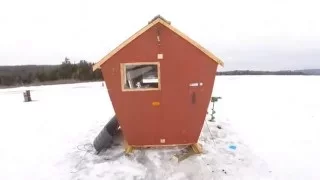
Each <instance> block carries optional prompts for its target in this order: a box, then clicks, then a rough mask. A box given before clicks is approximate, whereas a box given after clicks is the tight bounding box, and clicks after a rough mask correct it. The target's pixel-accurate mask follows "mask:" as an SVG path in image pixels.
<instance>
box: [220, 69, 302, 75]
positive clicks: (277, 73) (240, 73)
mask: <svg viewBox="0 0 320 180" xmlns="http://www.w3.org/2000/svg"><path fill="white" fill-rule="evenodd" d="M217 75H308V74H306V73H304V72H302V71H251V70H242V71H240V70H235V71H223V72H217Z"/></svg>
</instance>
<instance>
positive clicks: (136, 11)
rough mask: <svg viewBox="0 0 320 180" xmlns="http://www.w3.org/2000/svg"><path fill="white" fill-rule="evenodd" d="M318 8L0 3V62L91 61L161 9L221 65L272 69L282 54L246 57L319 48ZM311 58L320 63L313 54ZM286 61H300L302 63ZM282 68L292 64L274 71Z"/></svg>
mask: <svg viewBox="0 0 320 180" xmlns="http://www.w3.org/2000/svg"><path fill="white" fill-rule="evenodd" d="M317 7H319V3H318V2H317V1H308V0H299V1H284V0H282V1H281V0H279V1H253V0H242V1H236V0H234V1H228V0H225V1H218V0H216V1H214V0H207V1H169V0H162V1H155V0H149V1H148V0H146V1H129V0H127V1H124V0H118V1H105V0H95V1H92V0H91V1H89V0H55V1H44V0H42V1H41V0H29V1H23V0H10V1H3V0H2V1H0V23H1V26H0V64H34V63H37V64H57V63H60V61H62V60H63V58H64V56H68V57H70V58H72V59H74V60H80V59H86V60H89V61H94V62H95V61H98V60H99V59H100V58H101V57H102V56H104V55H105V54H106V53H108V51H109V50H111V49H113V48H114V47H115V46H117V45H118V44H119V43H121V42H122V41H123V40H125V39H126V38H127V37H129V36H130V35H131V34H133V33H134V32H135V31H137V30H138V29H140V28H141V27H142V26H144V25H146V23H147V22H148V21H149V20H151V18H153V17H154V16H155V15H157V14H161V15H163V16H164V17H165V18H167V19H168V20H170V21H171V22H172V24H173V25H174V26H176V27H177V28H179V29H180V30H181V31H183V32H185V33H186V34H188V35H189V36H190V37H192V38H193V39H195V40H197V41H199V43H201V44H202V45H203V46H205V47H207V48H208V49H210V50H211V51H213V52H214V53H215V54H216V55H218V56H220V57H221V58H222V59H223V60H225V61H226V69H228V68H231V67H234V68H237V67H242V66H244V65H245V66H248V67H249V65H250V64H248V63H246V62H250V63H251V65H253V66H254V67H259V68H264V67H266V65H268V67H269V66H270V67H275V68H277V66H278V67H279V66H280V65H277V64H274V63H272V61H274V60H277V61H280V60H281V58H283V56H277V55H274V56H270V58H271V59H272V60H268V59H264V60H259V61H258V60H255V59H252V56H258V57H259V56H261V55H263V54H264V53H266V52H269V53H270V52H274V51H281V52H283V53H287V54H288V56H291V55H290V54H292V53H294V52H296V51H301V53H300V54H305V53H308V52H310V49H313V50H315V51H319V48H318V47H320V23H318V17H320V12H319V11H318V9H317ZM261 49H265V50H266V51H261ZM237 51H241V54H242V55H241V56H238V55H237V54H239V53H235V52H237ZM246 52H248V53H250V54H245V53H246ZM232 53H234V54H232ZM283 53H282V54H283ZM228 57H232V59H230V58H228ZM291 57H292V56H291ZM308 57H309V56H308ZM293 58H301V57H293ZM317 59H318V61H320V60H319V56H318V57H317ZM261 61H263V62H261ZM306 61H307V60H306ZM287 62H288V63H290V62H292V63H301V65H304V64H303V62H304V61H301V62H300V61H299V62H297V61H295V60H292V61H290V60H287ZM259 64H260V65H259ZM307 64H312V63H307ZM297 66H299V65H297ZM286 67H291V66H289V65H287V64H283V65H281V67H279V68H286Z"/></svg>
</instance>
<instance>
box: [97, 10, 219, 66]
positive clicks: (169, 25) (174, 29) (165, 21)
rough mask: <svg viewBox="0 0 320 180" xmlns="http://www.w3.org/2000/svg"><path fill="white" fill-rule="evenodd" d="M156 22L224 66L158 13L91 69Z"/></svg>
mask: <svg viewBox="0 0 320 180" xmlns="http://www.w3.org/2000/svg"><path fill="white" fill-rule="evenodd" d="M157 23H161V24H162V25H164V26H166V27H167V28H169V29H170V30H172V31H173V32H175V33H176V34H178V35H179V36H180V37H182V38H183V39H185V40H186V41H188V42H189V43H191V44H192V45H194V46H195V47H196V48H198V49H199V50H201V51H202V52H203V53H204V54H206V55H207V56H209V57H210V58H211V59H212V60H213V61H215V62H217V63H218V64H219V65H221V66H224V63H223V61H222V60H221V59H219V58H218V57H216V56H215V55H214V54H212V53H211V52H210V51H209V50H207V49H205V48H204V47H202V46H201V45H200V44H198V43H197V42H195V41H194V40H192V39H191V38H189V37H188V36H187V35H185V34H183V33H182V32H180V31H179V30H178V29H176V28H175V27H173V26H172V25H171V22H170V21H167V20H166V19H164V18H163V17H162V16H160V15H158V16H155V17H154V18H153V19H152V20H151V21H149V22H148V25H146V26H144V27H143V28H142V29H140V30H139V31H138V32H136V33H135V34H133V35H132V36H131V37H129V38H128V39H127V40H126V41H124V42H123V43H121V44H120V45H119V46H118V47H116V48H115V49H114V50H112V51H111V52H110V53H109V54H107V55H106V56H105V57H103V58H102V59H101V60H100V61H99V62H97V63H96V64H94V65H93V71H95V70H96V69H99V68H100V67H101V65H102V64H103V63H105V62H106V61H107V60H108V59H109V58H111V57H112V56H113V55H115V54H116V53H117V52H118V51H120V50H121V49H122V48H123V47H125V46H126V45H128V44H129V43H130V42H131V41H133V40H134V39H136V38H137V37H139V36H140V35H141V34H143V33H144V32H145V31H147V30H148V29H149V28H151V27H152V26H154V25H155V24H157Z"/></svg>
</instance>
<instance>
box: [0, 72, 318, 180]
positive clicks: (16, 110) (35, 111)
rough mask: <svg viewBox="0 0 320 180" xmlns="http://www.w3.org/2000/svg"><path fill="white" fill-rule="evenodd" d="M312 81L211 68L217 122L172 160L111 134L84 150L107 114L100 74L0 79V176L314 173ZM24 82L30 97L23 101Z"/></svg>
mask: <svg viewBox="0 0 320 180" xmlns="http://www.w3.org/2000/svg"><path fill="white" fill-rule="evenodd" d="M319 82H320V77H319V76H318V77H317V76H217V77H216V82H215V87H214V90H213V91H214V92H213V93H214V96H221V97H222V99H220V100H219V101H218V102H217V103H216V104H215V110H216V112H217V113H216V122H210V121H207V120H206V123H205V124H204V126H203V129H202V133H201V136H200V139H199V142H200V143H201V144H202V145H203V149H204V153H203V154H201V155H194V156H192V157H189V158H187V159H186V160H184V161H182V162H180V163H177V162H176V161H174V160H172V157H173V155H174V154H175V153H177V152H178V151H179V147H173V148H162V149H153V148H150V149H142V150H135V151H134V152H133V153H132V154H131V155H129V156H125V155H124V154H123V150H124V149H123V146H122V144H121V142H120V143H119V144H115V145H114V146H113V147H112V148H111V149H108V150H107V151H105V152H101V154H99V155H95V154H94V153H93V151H90V150H92V147H91V146H90V145H88V144H90V143H92V142H93V140H94V138H95V137H96V135H97V134H98V133H99V132H100V130H101V129H102V128H103V126H104V125H105V124H106V123H107V121H108V120H109V119H110V118H111V117H112V116H113V115H114V111H113V108H112V104H111V102H110V100H109V97H108V94H107V90H106V87H102V86H101V82H94V83H80V84H68V85H52V86H37V87H28V88H27V87H20V88H12V89H0V122H1V126H0V140H1V144H0V179H5V180H29V179H30V180H40V179H41V180H42V179H45V180H47V179H48V180H50V179H52V180H57V179H59V180H69V179H74V180H82V179H85V180H86V179H90V180H95V179H97V180H99V179H104V180H105V179H112V180H113V179H116V180H117V179H125V180H127V179H128V180H130V179H136V180H138V179H168V180H179V179H181V180H182V179H183V180H185V179H192V180H193V179H195V180H198V179H204V180H211V179H215V180H216V179H221V180H229V179H230V180H231V179H232V180H233V179H245V180H251V179H259V180H260V179H262V180H264V179H277V180H278V179H279V180H283V179H288V180H298V179H299V180H300V179H303V180H304V179H308V180H318V179H320V171H319V165H318V162H320V155H319V152H320V141H319V137H320V131H319V129H320V122H319V120H320V95H319V92H320V84H319ZM26 89H30V90H31V96H32V100H33V101H32V102H28V103H25V102H23V95H22V94H23V91H24V90H26ZM208 109H210V107H209V108H208ZM209 118H210V117H209V116H208V117H207V119H209ZM217 125H220V126H221V127H222V129H218V128H217ZM230 145H235V146H236V149H230V148H229V146H230ZM90 147H91V148H90ZM86 150H87V151H86Z"/></svg>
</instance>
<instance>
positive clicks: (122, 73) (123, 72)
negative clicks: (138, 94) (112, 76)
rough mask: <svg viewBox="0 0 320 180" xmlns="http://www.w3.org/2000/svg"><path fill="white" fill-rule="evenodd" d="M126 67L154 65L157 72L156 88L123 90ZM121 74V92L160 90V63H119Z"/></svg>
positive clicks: (125, 79)
mask: <svg viewBox="0 0 320 180" xmlns="http://www.w3.org/2000/svg"><path fill="white" fill-rule="evenodd" d="M128 65H156V66H157V70H158V88H136V89H125V82H126V81H127V76H126V73H127V69H126V66H128ZM120 72H121V82H120V83H121V84H120V85H121V90H122V91H123V92H132V91H160V90H161V72H160V62H134V63H120Z"/></svg>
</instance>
